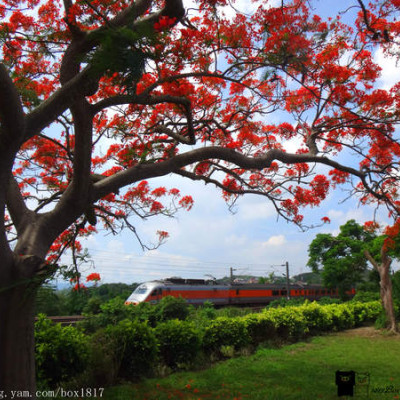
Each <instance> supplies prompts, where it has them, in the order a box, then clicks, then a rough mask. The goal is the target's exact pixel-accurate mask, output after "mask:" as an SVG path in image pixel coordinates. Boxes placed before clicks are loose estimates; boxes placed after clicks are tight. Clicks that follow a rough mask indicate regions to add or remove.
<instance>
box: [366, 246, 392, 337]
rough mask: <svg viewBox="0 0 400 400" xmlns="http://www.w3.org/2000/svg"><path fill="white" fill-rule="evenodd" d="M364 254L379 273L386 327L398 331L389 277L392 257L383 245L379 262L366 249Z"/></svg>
mask: <svg viewBox="0 0 400 400" xmlns="http://www.w3.org/2000/svg"><path fill="white" fill-rule="evenodd" d="M365 255H366V257H367V259H368V260H369V261H370V263H371V264H372V265H373V267H374V268H375V269H376V270H377V271H378V273H379V278H380V282H379V284H380V294H381V301H382V306H383V309H384V310H385V313H386V319H387V323H388V329H389V330H390V331H392V332H398V327H397V323H396V315H395V312H394V304H393V294H392V292H393V290H392V279H391V277H390V265H391V264H392V259H391V258H390V257H389V256H388V254H387V251H386V248H385V246H383V247H382V250H381V260H380V262H379V263H378V262H377V261H376V260H375V259H374V258H373V257H372V255H371V254H370V253H369V252H368V251H365Z"/></svg>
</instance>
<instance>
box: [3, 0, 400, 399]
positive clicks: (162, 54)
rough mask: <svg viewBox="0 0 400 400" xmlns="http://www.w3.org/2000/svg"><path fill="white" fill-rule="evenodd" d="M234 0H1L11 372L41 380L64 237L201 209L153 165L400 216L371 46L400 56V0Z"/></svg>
mask: <svg viewBox="0 0 400 400" xmlns="http://www.w3.org/2000/svg"><path fill="white" fill-rule="evenodd" d="M228 3H229V4H230V3H231V2H227V1H225V0H215V1H212V2H211V1H203V0H197V1H194V5H193V7H191V8H190V9H189V10H185V9H184V7H183V4H182V1H180V0H165V1H150V0H136V1H134V2H133V1H128V0H117V1H97V0H95V1H90V2H89V1H76V0H64V1H63V2H62V4H61V2H60V3H59V2H56V1H54V0H44V1H40V2H39V1H38V0H4V1H3V2H2V4H1V5H0V18H1V19H2V24H1V26H0V42H1V46H2V47H1V58H2V62H1V64H0V188H1V189H0V206H1V210H2V213H3V215H4V224H3V225H2V228H1V230H2V234H1V235H0V252H1V259H2V265H1V267H0V282H1V290H0V354H1V357H0V387H1V388H2V389H4V390H31V393H34V387H35V380H34V376H35V374H34V361H33V329H32V327H33V304H34V297H35V288H36V287H37V285H39V284H40V283H41V282H42V281H43V280H44V279H45V278H46V277H47V276H48V275H49V274H51V273H52V272H54V270H55V269H56V263H57V260H58V257H59V256H60V253H62V252H63V251H65V250H66V249H71V250H72V251H73V252H79V250H80V248H79V246H80V245H79V237H82V236H85V235H90V234H92V233H94V232H95V231H96V230H97V229H99V228H100V227H105V228H106V229H110V230H111V231H113V232H119V230H120V229H122V228H125V227H128V228H130V229H131V230H132V231H133V232H135V227H134V217H137V216H138V217H140V218H146V217H148V216H151V215H159V214H166V215H171V214H172V213H174V212H175V211H177V210H178V209H179V208H186V209H190V207H191V206H192V204H193V199H192V198H191V197H190V196H182V195H181V194H180V192H179V191H178V190H177V189H174V188H173V189H167V188H151V186H150V183H149V181H150V180H151V179H152V178H155V177H159V176H166V175H169V174H174V175H179V176H183V177H186V178H188V179H192V180H196V181H203V182H205V183H211V184H214V185H216V186H217V187H219V188H220V189H221V190H222V191H223V196H224V198H225V199H226V200H227V202H228V203H233V202H234V201H235V200H236V198H237V196H240V195H243V194H247V193H255V194H259V195H261V196H264V197H265V198H266V199H267V200H269V201H271V202H272V203H273V204H274V206H275V208H276V211H277V213H278V214H279V215H281V216H282V217H283V218H286V219H288V220H290V221H293V222H295V223H297V224H299V225H302V224H304V223H305V221H303V216H302V214H301V209H302V208H303V207H306V206H309V207H316V206H318V205H319V204H320V203H321V202H322V201H323V200H324V199H326V197H327V195H328V194H329V191H330V190H332V189H333V188H335V187H336V186H339V185H345V186H346V187H348V188H350V190H351V194H352V195H354V196H358V197H359V199H360V201H361V203H362V204H375V205H376V206H386V207H387V209H388V212H389V213H390V216H391V217H392V218H393V219H394V220H396V219H397V218H398V216H399V205H400V204H399V198H398V187H399V174H398V167H399V155H400V145H399V141H398V135H397V134H396V131H395V129H396V126H397V124H398V122H399V111H398V110H399V101H400V100H399V90H400V86H399V84H397V85H394V86H393V87H392V88H389V89H383V88H380V87H379V86H378V85H377V80H378V78H379V76H380V70H381V69H380V67H379V65H377V63H376V62H375V60H374V52H375V50H376V49H380V50H381V51H383V52H384V53H385V54H387V55H390V54H393V56H395V54H396V49H397V48H398V47H397V46H398V43H397V41H398V34H399V30H400V23H399V22H396V19H395V14H396V12H397V11H398V8H399V6H400V4H399V2H398V1H397V0H391V1H389V0H373V1H372V2H371V3H370V4H368V6H367V5H365V4H364V3H363V1H361V0H354V1H353V4H352V5H353V7H350V8H349V9H348V10H347V11H346V10H341V11H345V12H344V13H341V14H340V15H339V16H338V18H335V19H333V18H328V19H327V20H323V19H322V18H321V17H320V16H318V15H314V14H313V12H312V11H311V10H312V9H311V8H309V7H308V5H309V3H310V2H308V1H307V2H305V1H301V0H288V1H283V2H281V3H280V5H279V6H278V7H274V6H271V5H269V4H268V2H266V1H260V2H256V3H257V5H258V6H259V7H258V8H257V9H256V11H255V12H254V13H253V14H252V15H245V14H242V13H240V12H237V11H236V10H235V9H233V8H230V7H229V5H228ZM196 8H197V9H196ZM186 11H187V12H186ZM344 20H346V21H350V22H349V25H346V23H345V22H344ZM273 113H276V114H277V117H275V118H271V117H270V116H271V114H273ZM276 120H279V121H280V122H278V123H274V121H276ZM327 221H328V220H327V219H326V218H323V222H327ZM158 235H159V239H160V240H164V239H165V238H166V237H167V236H168V233H167V232H159V233H158ZM139 239H140V238H139ZM10 242H11V243H10Z"/></svg>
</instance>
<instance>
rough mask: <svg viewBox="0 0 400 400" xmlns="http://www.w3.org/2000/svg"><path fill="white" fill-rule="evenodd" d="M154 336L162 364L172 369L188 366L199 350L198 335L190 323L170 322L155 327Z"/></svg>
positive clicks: (199, 341)
mask: <svg viewBox="0 0 400 400" xmlns="http://www.w3.org/2000/svg"><path fill="white" fill-rule="evenodd" d="M155 334H156V337H157V340H158V344H159V352H160V355H161V357H162V359H163V361H164V363H165V364H166V365H167V366H169V367H172V368H176V367H180V366H182V365H184V364H186V365H189V364H190V363H191V362H192V361H193V360H194V359H195V358H196V356H197V355H198V353H199V350H200V344H201V340H200V333H199V332H198V331H197V330H196V328H195V327H194V325H193V324H192V323H190V322H186V321H179V320H176V319H175V320H170V321H167V322H163V323H160V324H158V325H157V327H156V328H155Z"/></svg>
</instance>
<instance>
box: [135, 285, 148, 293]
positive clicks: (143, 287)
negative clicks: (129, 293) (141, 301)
mask: <svg viewBox="0 0 400 400" xmlns="http://www.w3.org/2000/svg"><path fill="white" fill-rule="evenodd" d="M146 292H147V286H146V285H140V286H138V287H137V288H136V290H135V294H145V293H146Z"/></svg>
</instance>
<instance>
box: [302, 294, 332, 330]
mask: <svg viewBox="0 0 400 400" xmlns="http://www.w3.org/2000/svg"><path fill="white" fill-rule="evenodd" d="M299 311H301V313H302V315H303V317H304V320H305V324H306V326H307V329H308V330H309V332H310V334H312V335H314V334H317V333H320V332H326V331H329V330H330V329H332V326H333V321H332V314H331V313H330V312H329V311H328V310H327V309H326V307H324V306H321V305H319V304H318V303H316V302H315V301H314V302H312V303H306V304H304V305H303V306H302V307H299Z"/></svg>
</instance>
